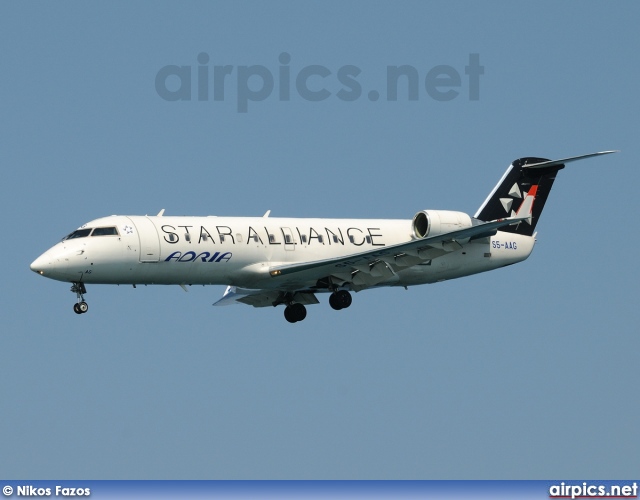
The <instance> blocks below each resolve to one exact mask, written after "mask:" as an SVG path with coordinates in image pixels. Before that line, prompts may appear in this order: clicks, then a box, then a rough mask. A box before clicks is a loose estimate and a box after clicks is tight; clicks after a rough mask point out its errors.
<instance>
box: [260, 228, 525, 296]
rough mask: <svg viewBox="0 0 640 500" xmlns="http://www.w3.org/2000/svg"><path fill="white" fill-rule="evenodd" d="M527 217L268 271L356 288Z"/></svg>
mask: <svg viewBox="0 0 640 500" xmlns="http://www.w3.org/2000/svg"><path fill="white" fill-rule="evenodd" d="M528 218H529V216H527V217H510V218H507V219H500V220H496V221H491V222H486V223H482V224H478V225H476V226H472V227H469V228H466V229H460V230H458V231H452V232H449V233H444V234H439V235H436V236H431V237H427V238H422V239H416V240H412V241H409V242H406V243H400V244H397V245H390V246H385V247H380V248H376V249H373V250H368V251H366V252H361V253H356V254H351V255H347V256H343V257H335V258H332V259H324V260H317V261H313V262H302V263H297V264H284V265H278V266H273V267H271V268H270V269H269V273H270V274H271V276H272V277H273V278H274V279H278V280H282V281H284V282H287V281H288V282H290V283H293V282H309V281H316V280H321V279H323V278H328V277H331V278H332V281H333V282H334V283H339V282H340V281H345V282H347V281H348V282H350V283H351V284H352V287H353V289H354V290H355V291H358V290H362V289H364V288H369V287H371V286H374V285H376V284H377V283H380V282H382V281H388V280H391V279H393V276H394V275H395V274H396V272H397V271H399V270H402V269H406V268H407V267H411V266H415V265H416V264H419V263H421V262H426V261H428V260H431V259H434V258H437V257H439V256H441V255H444V254H446V253H449V252H453V251H455V250H459V249H460V248H462V244H464V243H466V242H467V241H469V239H471V238H482V237H487V236H492V235H494V234H495V233H496V231H497V230H498V229H499V228H501V227H503V226H508V225H511V224H517V223H519V222H522V221H525V220H527V219H528ZM283 278H284V279H283Z"/></svg>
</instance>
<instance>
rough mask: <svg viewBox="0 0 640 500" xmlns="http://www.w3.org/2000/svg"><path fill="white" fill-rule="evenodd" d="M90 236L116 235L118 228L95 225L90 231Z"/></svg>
mask: <svg viewBox="0 0 640 500" xmlns="http://www.w3.org/2000/svg"><path fill="white" fill-rule="evenodd" d="M91 236H118V230H117V229H116V228H115V226H113V227H97V228H95V229H94V230H93V233H91Z"/></svg>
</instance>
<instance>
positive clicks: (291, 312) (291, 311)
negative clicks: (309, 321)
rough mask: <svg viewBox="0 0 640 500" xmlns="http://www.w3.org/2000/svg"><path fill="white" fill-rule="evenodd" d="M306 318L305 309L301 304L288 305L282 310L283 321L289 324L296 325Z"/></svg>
mask: <svg viewBox="0 0 640 500" xmlns="http://www.w3.org/2000/svg"><path fill="white" fill-rule="evenodd" d="M306 317H307V308H306V307H304V306H303V305H302V304H290V305H288V306H287V307H285V309H284V319H286V320H287V321H288V322H289V323H297V322H298V321H302V320H303V319H304V318H306Z"/></svg>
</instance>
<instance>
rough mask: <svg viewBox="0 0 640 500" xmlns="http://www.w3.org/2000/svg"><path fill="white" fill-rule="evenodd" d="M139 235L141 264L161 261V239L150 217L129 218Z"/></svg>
mask: <svg viewBox="0 0 640 500" xmlns="http://www.w3.org/2000/svg"><path fill="white" fill-rule="evenodd" d="M129 220H130V221H131V222H132V223H133V225H134V226H135V228H136V232H137V233H138V239H139V241H140V253H139V259H140V262H158V261H159V260H160V238H159V237H158V231H157V229H156V226H154V225H153V222H151V220H150V219H149V217H129Z"/></svg>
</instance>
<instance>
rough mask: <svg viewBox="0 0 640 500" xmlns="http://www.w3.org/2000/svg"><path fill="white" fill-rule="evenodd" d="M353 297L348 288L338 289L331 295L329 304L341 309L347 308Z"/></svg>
mask: <svg viewBox="0 0 640 500" xmlns="http://www.w3.org/2000/svg"><path fill="white" fill-rule="evenodd" d="M352 301H353V298H352V297H351V294H350V293H349V292H348V291H347V290H338V291H337V292H333V293H332V294H331V295H329V305H330V306H331V307H332V308H333V309H335V310H336V311H339V310H340V309H346V308H347V307H349V306H350V305H351V302H352Z"/></svg>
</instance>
